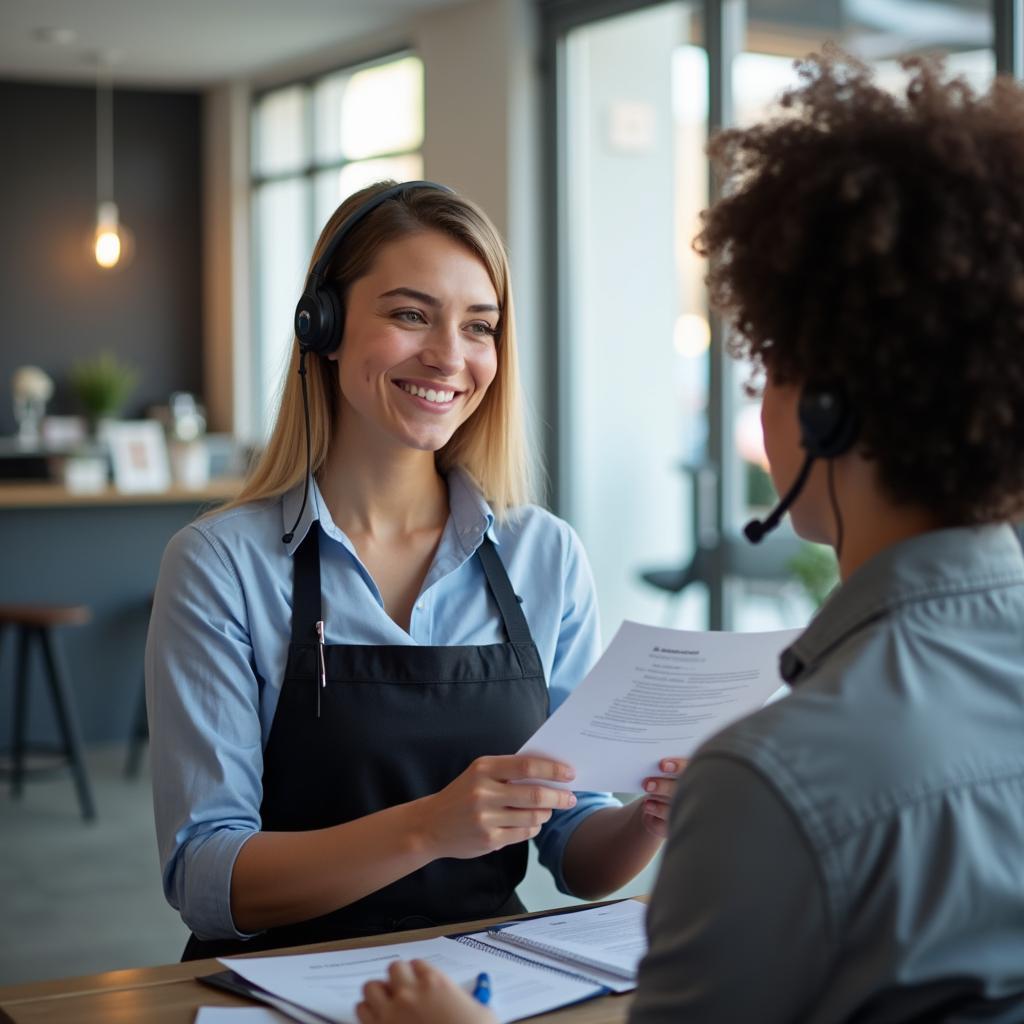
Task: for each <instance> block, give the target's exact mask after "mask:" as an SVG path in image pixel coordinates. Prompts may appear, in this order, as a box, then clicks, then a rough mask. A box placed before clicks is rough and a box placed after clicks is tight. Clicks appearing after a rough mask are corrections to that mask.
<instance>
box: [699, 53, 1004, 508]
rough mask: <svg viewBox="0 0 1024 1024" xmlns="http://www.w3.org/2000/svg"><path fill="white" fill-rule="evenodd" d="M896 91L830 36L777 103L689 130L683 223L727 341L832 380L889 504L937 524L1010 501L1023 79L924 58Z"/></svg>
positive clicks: (790, 374) (753, 355)
mask: <svg viewBox="0 0 1024 1024" xmlns="http://www.w3.org/2000/svg"><path fill="white" fill-rule="evenodd" d="M903 66H904V69H905V70H906V72H907V73H908V77H907V82H906V86H905V88H904V90H903V92H902V93H901V94H900V95H894V94H892V93H889V92H886V91H885V90H883V89H882V88H881V87H879V86H878V85H877V84H875V82H874V81H873V75H872V71H871V70H870V69H869V68H868V67H866V66H865V65H863V64H861V63H860V62H859V61H857V60H856V59H854V58H852V57H850V56H849V55H847V54H845V53H843V52H842V51H840V50H839V49H838V48H826V49H825V51H824V53H823V54H812V55H811V56H809V57H808V58H806V59H805V60H803V61H799V62H797V68H798V71H799V75H800V79H801V81H800V84H799V85H798V86H796V87H794V88H793V89H791V90H789V91H788V92H786V93H784V94H783V96H782V98H781V101H780V102H781V105H782V110H780V111H779V112H777V113H776V114H775V116H773V117H772V118H771V119H769V120H767V121H765V122H763V123H761V124H759V125H756V126H755V127H751V128H746V129H733V130H727V131H723V132H721V133H719V134H718V135H717V136H716V137H715V138H714V139H713V140H712V142H711V144H710V146H709V153H710V155H711V158H712V162H713V164H714V166H715V168H716V170H717V171H718V173H719V174H720V175H722V177H723V179H724V185H725V188H724V193H723V198H721V199H720V200H719V201H718V202H717V203H715V204H714V205H713V206H712V207H711V209H710V210H708V211H706V212H705V213H704V215H703V218H702V221H703V222H702V229H701V232H700V234H699V235H698V237H697V239H696V240H695V243H694V245H695V248H696V249H697V251H698V252H700V253H702V254H703V255H706V256H708V257H709V258H710V271H709V276H708V284H709V287H710V291H711V302H712V304H713V305H714V306H715V307H716V308H717V309H718V310H720V311H721V312H722V314H723V315H724V316H725V317H726V318H727V319H728V320H729V321H731V323H732V325H733V331H732V333H731V335H730V340H729V348H730V352H731V354H733V355H735V356H739V357H742V358H747V359H750V360H751V361H752V363H753V366H754V368H755V371H767V372H768V373H769V374H770V376H771V377H772V379H773V380H774V381H778V382H782V383H794V384H801V385H802V384H806V383H809V382H813V383H815V384H818V385H820V384H823V383H826V384H827V383H835V382H838V383H839V384H840V385H841V386H842V387H843V388H845V391H846V394H847V397H848V399H849V402H850V404H851V406H852V407H853V408H854V409H855V410H857V412H858V414H859V416H860V419H861V431H860V436H859V442H858V443H859V445H860V449H861V450H862V451H863V453H864V454H865V455H866V456H867V457H869V458H871V459H873V460H875V462H876V464H877V468H878V474H879V481H880V484H881V486H882V487H883V488H884V489H885V491H886V493H887V494H888V495H889V496H890V497H891V498H892V499H893V500H894V501H896V502H898V503H909V504H915V505H919V506H923V507H926V508H928V509H930V510H931V511H932V512H933V514H935V515H936V516H937V518H938V519H939V521H941V522H943V523H945V524H948V525H952V524H969V523H982V522H993V521H998V520H1003V519H1009V518H1013V517H1014V516H1017V515H1019V513H1020V512H1021V510H1022V508H1024V88H1022V86H1021V85H1019V84H1018V83H1016V82H1014V81H1013V80H1011V79H1008V78H1005V77H998V78H997V79H996V80H995V82H994V83H993V85H992V86H991V88H990V89H989V90H988V91H987V92H985V93H984V94H978V93H976V92H975V91H974V90H972V89H971V87H970V86H969V85H968V84H967V83H966V81H964V80H963V79H962V78H949V77H947V75H946V71H945V66H944V62H943V61H942V59H941V58H938V57H913V58H909V59H907V60H905V61H904V62H903Z"/></svg>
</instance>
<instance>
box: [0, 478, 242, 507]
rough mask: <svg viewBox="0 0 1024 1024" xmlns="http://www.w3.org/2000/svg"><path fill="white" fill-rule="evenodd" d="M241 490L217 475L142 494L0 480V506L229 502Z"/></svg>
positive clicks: (234, 480) (239, 484)
mask: <svg viewBox="0 0 1024 1024" xmlns="http://www.w3.org/2000/svg"><path fill="white" fill-rule="evenodd" d="M241 489H242V480H241V479H240V478H238V477H220V478H217V479H215V480H211V481H210V482H209V484H207V486H205V487H203V488H200V489H198V490H190V489H188V488H185V487H171V488H169V489H167V490H165V491H152V492H146V493H145V494H124V493H122V492H121V491H118V490H116V489H115V488H113V487H106V488H104V489H103V490H102V491H96V492H92V493H77V492H75V491H69V490H68V489H67V488H66V487H64V486H63V485H62V484H56V483H29V482H24V483H16V482H11V483H0V509H5V508H83V507H89V506H93V507H111V506H115V505H116V506H123V505H184V504H199V505H203V504H206V503H213V504H219V503H221V502H224V501H229V500H230V499H231V498H233V497H234V496H235V495H236V494H238V492H239V491H240V490H241Z"/></svg>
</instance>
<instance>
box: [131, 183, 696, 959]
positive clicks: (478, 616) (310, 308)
mask: <svg viewBox="0 0 1024 1024" xmlns="http://www.w3.org/2000/svg"><path fill="white" fill-rule="evenodd" d="M306 293H307V294H305V295H304V296H303V298H302V300H301V301H300V304H299V309H298V311H297V316H296V325H297V331H298V332H299V334H300V335H307V334H308V336H305V337H303V338H302V342H303V344H302V346H301V347H300V344H299V338H298V337H297V338H296V345H295V349H294V351H293V354H292V360H291V366H290V368H289V371H288V376H287V379H286V382H285V386H284V392H283V397H282V402H281V408H280V411H279V414H278V418H277V423H276V426H275V428H274V431H273V434H272V436H271V439H270V442H269V444H268V446H267V449H266V452H265V454H264V455H263V458H262V460H261V461H260V462H259V464H258V465H257V466H256V468H255V470H254V472H253V474H252V477H251V479H250V481H249V482H248V484H247V486H246V487H245V489H244V491H243V492H242V494H241V496H240V497H239V498H238V500H237V501H235V502H233V503H232V504H231V505H230V506H229V507H227V508H225V509H224V510H222V511H219V512H217V513H215V514H214V515H212V516H208V517H206V518H204V519H202V520H200V521H198V522H196V523H194V524H193V525H191V526H190V527H188V528H186V529H185V530H183V531H182V532H181V533H179V534H178V535H177V536H176V537H175V538H174V539H173V540H172V541H171V543H170V545H169V547H168V549H167V553H166V555H165V557H164V562H163V565H162V568H161V573H160V582H159V585H158V588H157V592H156V597H155V602H154V609H153V619H152V625H151V629H150V636H149V642H148V646H147V673H146V674H147V693H148V700H149V708H150V717H151V723H152V754H153V778H154V801H155V813H156V824H157V833H158V840H159V845H160V856H161V862H162V865H163V882H164V889H165V893H166V895H167V898H168V900H169V901H170V903H171V904H172V905H173V906H175V907H176V908H178V910H179V911H180V912H181V915H182V918H183V919H184V921H185V923H186V924H187V925H188V926H189V927H190V928H191V930H192V932H193V935H192V938H191V939H190V941H189V944H188V947H187V948H186V951H185V957H186V958H187V959H191V958H196V957H200V956H211V955H224V954H226V953H232V952H238V951H242V950H253V949H266V948H272V947H276V946H287V945H294V944H297V943H305V942H314V941H321V940H327V939H333V938H340V937H346V936H353V935H363V934H369V933H376V932H385V931H394V930H397V929H401V928H405V927H415V926H419V925H425V924H428V923H433V922H437V923H447V922H453V921H459V920H468V919H472V918H480V917H487V916H491V915H497V914H509V913H514V912H517V911H519V910H521V909H522V905H521V904H520V903H519V901H518V899H517V898H516V895H515V888H516V885H517V884H518V883H519V882H520V881H521V880H522V877H523V874H524V871H525V866H526V858H527V853H526V844H525V841H526V840H528V839H531V838H534V839H536V841H537V845H538V849H539V855H540V860H541V862H542V863H543V864H545V865H546V866H547V867H548V868H549V869H550V870H551V872H552V874H553V875H554V878H555V880H556V883H557V884H558V886H559V888H560V889H561V890H562V891H564V892H568V893H574V894H577V895H580V896H585V897H599V896H601V895H603V894H605V893H607V892H610V891H612V890H614V889H616V888H618V887H619V886H621V885H623V884H625V883H626V882H627V881H628V880H629V879H630V878H632V877H633V875H634V874H635V873H636V872H637V871H639V870H640V869H641V868H642V867H643V866H644V865H645V864H646V863H647V862H648V861H649V859H650V858H651V856H652V855H653V854H654V852H655V850H656V849H657V847H658V845H659V843H660V839H661V837H662V836H663V834H664V827H665V826H664V816H665V809H666V807H667V803H668V800H669V799H670V797H671V795H672V792H673V790H674V787H675V784H676V783H675V778H674V776H675V774H676V773H677V770H678V767H679V766H678V765H676V764H674V763H672V762H666V763H664V764H663V765H662V768H663V770H664V771H665V775H664V776H660V777H657V778H655V779H652V780H650V790H651V791H650V792H649V794H648V796H647V797H646V798H645V799H644V800H643V801H639V802H637V803H636V804H633V805H631V806H629V807H622V806H620V805H619V804H618V803H617V802H616V801H615V800H613V799H612V798H611V797H609V796H607V795H604V794H593V793H580V794H573V793H572V792H570V791H568V790H564V789H559V788H555V787H553V786H546V785H544V784H543V783H544V782H545V781H563V782H564V781H568V780H571V779H572V769H571V766H569V765H564V764H559V763H557V762H554V761H547V760H541V759H536V758H523V757H518V756H515V753H514V752H515V751H516V750H518V749H519V747H520V746H521V744H522V743H523V742H524V741H525V740H526V739H527V738H528V737H529V736H530V735H531V734H532V733H533V731H534V730H535V729H536V728H537V727H538V726H539V725H540V724H541V722H542V721H543V720H544V718H545V716H546V715H547V714H548V713H549V711H550V708H551V707H553V706H555V705H557V703H558V702H560V701H561V700H563V699H564V698H565V696H566V695H567V693H568V692H569V690H570V689H571V688H572V687H573V686H574V685H575V684H576V683H577V682H578V681H579V680H580V679H581V678H582V676H583V675H584V674H585V673H586V671H587V670H588V669H589V667H590V665H591V663H592V662H593V660H594V659H595V657H596V655H597V653H598V650H599V637H598V622H597V612H596V607H595V600H594V591H593V584H592V581H591V576H590V571H589V568H588V566H587V562H586V559H585V556H584V554H583V552H582V550H581V548H580V545H579V541H578V540H577V538H576V536H575V534H574V533H573V531H572V530H571V529H570V527H569V526H567V525H566V524H565V523H564V522H561V521H560V520H558V519H556V518H555V517H554V516H552V515H550V514H549V513H547V512H545V511H543V510H542V509H540V508H538V507H536V506H534V505H531V504H529V495H530V488H529V481H528V472H527V468H528V459H527V453H526V446H525V443H524V437H523V428H522V421H521V413H520V394H519V378H518V368H517V362H516V342H515V325H514V319H513V312H512V296H511V292H510V289H509V274H508V265H507V262H506V257H505V254H504V250H503V246H502V243H501V240H500V238H499V236H498V234H497V232H496V231H495V229H494V227H493V226H492V225H491V224H490V222H489V221H488V220H487V218H486V217H485V216H484V214H483V213H481V211H480V210H478V209H477V208H476V207H475V206H474V205H473V204H472V203H470V202H468V201H467V200H465V199H463V198H461V197H459V196H457V195H455V194H454V193H452V192H451V191H450V190H448V189H446V188H444V187H442V186H438V185H434V184H432V183H429V182H419V183H411V184H407V185H403V186H395V185H394V184H393V183H382V184H380V185H375V186H371V187H370V188H368V189H364V190H363V191H362V192H360V193H358V194H356V195H355V196H353V197H352V198H350V199H349V200H347V201H346V202H345V203H344V204H343V205H342V206H341V207H340V208H339V209H338V211H337V212H336V213H335V214H334V216H333V217H332V218H331V220H330V221H329V223H328V224H327V226H326V227H325V228H324V231H323V233H322V235H321V237H320V240H319V242H318V243H317V247H316V250H315V252H314V254H313V262H312V266H311V271H310V276H309V279H308V280H307V287H306ZM306 386H308V408H307V409H306V410H304V403H305V401H306V395H305V393H304V388H305V387H306ZM307 413H308V426H307V422H306V415H307ZM307 430H308V434H307ZM307 443H308V445H309V449H308V459H309V465H310V466H311V470H312V472H311V474H309V475H308V476H307V473H306V466H307ZM282 535H283V536H282ZM523 778H529V779H533V780H539V783H538V784H533V785H515V784H513V783H514V782H515V781H516V780H520V779H523Z"/></svg>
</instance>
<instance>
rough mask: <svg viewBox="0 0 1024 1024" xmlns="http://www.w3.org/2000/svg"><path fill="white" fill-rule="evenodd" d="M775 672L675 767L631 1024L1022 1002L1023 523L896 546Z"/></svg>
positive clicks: (707, 1023)
mask: <svg viewBox="0 0 1024 1024" xmlns="http://www.w3.org/2000/svg"><path fill="white" fill-rule="evenodd" d="M782 668H783V673H784V675H786V676H787V677H788V678H789V680H790V681H791V682H792V684H793V691H792V693H791V694H790V695H789V696H788V697H786V698H785V699H783V700H781V701H779V702H778V703H776V704H773V705H770V706H769V707H767V708H764V709H763V710H762V711H760V712H758V713H757V714H755V715H752V716H751V717H749V718H747V719H744V720H743V721H741V722H738V723H737V724H735V725H733V726H731V727H730V728H728V729H726V730H725V731H724V732H722V733H720V734H718V735H717V736H715V737H713V738H712V739H711V740H710V741H708V743H706V744H705V745H704V746H703V747H702V748H701V750H700V751H699V752H698V754H697V756H696V757H695V758H694V760H693V761H692V762H691V764H690V767H689V768H688V769H687V771H686V773H685V775H684V777H683V783H682V785H681V786H680V789H679V793H678V796H677V799H676V803H675V805H674V807H673V808H672V814H671V819H670V836H669V840H668V844H667V846H666V850H665V858H664V863H663V866H662V869H661V873H660V875H659V878H658V882H657V885H656V886H655V889H654V892H653V894H652V898H651V905H650V912H649V918H648V928H649V932H650V939H651V949H650V953H649V955H648V956H647V958H646V959H645V960H644V962H643V965H642V967H641V971H640V984H639V990H638V993H637V998H636V1001H635V1003H634V1006H633V1010H632V1013H631V1016H630V1021H631V1024H668V1022H669V1021H671V1022H672V1024H679V1022H685V1021H694V1022H699V1024H718V1022H722V1024H725V1022H728V1024H741V1022H746V1021H757V1022H758V1024H772V1022H776V1021H805V1022H808V1024H826V1022H835V1021H848V1020H856V1021H858V1022H881V1021H896V1020H899V1021H905V1020H910V1019H921V1020H937V1019H951V1020H952V1019H956V1020H964V1021H967V1020H975V1019H980V1018H979V1017H977V1016H975V1014H974V1012H973V1011H972V1010H971V1009H970V1008H969V1005H970V1004H971V1003H973V1002H977V1001H978V1000H1007V1001H1009V1002H1011V1003H1015V998H1014V994H1015V993H1017V992H1020V991H1021V990H1024V557H1022V553H1021V547H1020V544H1019V543H1018V541H1017V539H1016V537H1015V535H1014V534H1013V532H1012V530H1011V529H1010V528H1009V527H1005V526H987V527H980V528H962V529H950V530H941V531H937V532H934V533H929V534H926V535H923V536H920V537H916V538H914V539H912V540H909V541H906V542H903V543H901V544H898V545H896V546H894V547H892V548H889V549H887V550H886V551H884V552H882V553H881V554H879V555H878V556H876V557H875V558H874V559H872V560H871V561H870V562H868V563H867V564H865V565H864V566H862V567H861V568H860V569H858V570H857V572H855V573H854V574H853V575H852V576H851V577H850V578H849V580H847V581H846V583H845V584H843V586H842V587H840V588H839V589H838V590H837V591H836V592H835V593H834V594H833V595H832V597H831V598H830V599H829V600H828V602H826V604H825V606H824V607H823V608H822V609H821V611H820V612H819V614H818V615H817V617H816V618H815V619H814V621H813V622H812V623H811V625H810V626H809V627H808V629H807V630H806V631H805V632H804V633H803V634H802V635H801V636H800V637H799V639H798V640H797V641H796V642H795V643H794V644H793V645H792V646H791V647H790V648H789V649H788V650H787V651H786V652H785V653H784V654H783V657H782ZM958 1001H959V1002H958ZM954 1005H960V1006H962V1009H961V1010H960V1011H958V1014H957V1013H953V1012H952V1010H950V1009H948V1008H949V1007H950V1006H954ZM939 1007H944V1008H946V1009H943V1010H942V1011H940V1010H939ZM1002 1011H1003V1012H1002V1013H999V1014H997V1015H995V1016H991V1017H985V1018H984V1019H986V1020H1000V1021H1003V1020H1006V1021H1022V1020H1024V1003H1022V1004H1019V1005H1015V1007H1014V1006H1013V1005H1011V1006H1007V1005H1005V1004H1004V1005H1003V1006H1002Z"/></svg>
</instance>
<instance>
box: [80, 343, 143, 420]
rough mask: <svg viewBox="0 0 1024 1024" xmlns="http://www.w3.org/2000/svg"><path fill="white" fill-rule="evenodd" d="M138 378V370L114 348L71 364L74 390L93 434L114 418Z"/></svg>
mask: <svg viewBox="0 0 1024 1024" xmlns="http://www.w3.org/2000/svg"><path fill="white" fill-rule="evenodd" d="M137 379H138V373H137V372H136V370H135V369H134V368H133V367H131V366H126V365H125V364H124V363H121V362H119V361H118V359H117V357H116V356H114V355H113V354H112V353H111V352H101V353H100V354H99V355H98V356H96V357H94V358H93V359H88V360H85V361H83V362H80V363H76V364H75V365H74V366H73V367H72V368H71V387H72V390H73V391H74V392H75V395H76V396H77V398H78V401H79V402H81V404H82V406H83V408H84V409H85V414H86V416H87V417H88V419H89V425H90V427H91V429H92V431H93V433H94V434H95V433H97V431H98V428H99V426H100V424H101V423H102V422H103V421H104V420H108V419H113V418H114V417H116V416H117V414H118V413H119V412H120V411H121V409H122V408H123V407H124V403H125V402H126V401H127V399H128V396H129V395H130V394H131V392H132V389H133V388H134V387H135V382H136V380H137Z"/></svg>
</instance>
